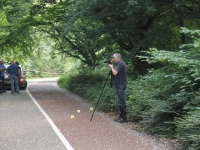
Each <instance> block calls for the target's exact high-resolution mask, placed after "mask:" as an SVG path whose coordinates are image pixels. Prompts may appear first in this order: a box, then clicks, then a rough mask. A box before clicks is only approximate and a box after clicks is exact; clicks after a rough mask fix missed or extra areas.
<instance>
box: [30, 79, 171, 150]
mask: <svg viewBox="0 0 200 150" xmlns="http://www.w3.org/2000/svg"><path fill="white" fill-rule="evenodd" d="M28 91H29V92H30V93H31V95H32V96H33V98H34V99H35V100H36V101H37V103H38V104H39V105H40V106H41V108H42V109H43V110H44V111H45V112H46V114H47V115H48V116H49V118H51V120H52V121H53V123H54V124H55V126H56V127H57V128H58V129H59V131H60V132H61V134H62V135H63V136H64V137H65V138H66V140H67V141H68V142H69V144H70V145H71V146H72V148H73V149H74V150H171V149H170V148H166V147H165V146H163V145H162V144H158V143H156V141H154V140H152V139H151V140H150V139H149V140H148V137H143V135H142V134H141V133H139V132H137V131H134V130H131V129H127V128H126V129H125V128H124V127H123V126H124V125H123V124H124V123H122V124H121V123H117V122H114V121H113V120H112V119H110V118H108V117H106V116H104V115H103V114H101V113H97V112H96V113H95V115H94V116H93V120H92V121H91V122H90V117H91V115H92V112H93V111H92V110H90V108H91V107H92V106H90V105H89V104H88V103H86V101H84V100H83V101H82V100H81V98H79V97H78V96H76V95H74V94H71V93H70V92H68V91H67V90H64V89H61V88H59V87H58V86H57V84H56V82H37V83H34V82H33V83H30V84H29V87H28ZM155 144H156V145H155Z"/></svg>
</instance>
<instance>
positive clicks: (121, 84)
mask: <svg viewBox="0 0 200 150" xmlns="http://www.w3.org/2000/svg"><path fill="white" fill-rule="evenodd" d="M113 61H114V63H116V64H117V65H116V67H114V66H113V64H108V66H109V67H110V69H111V71H112V73H113V75H114V84H115V87H116V91H117V97H118V103H119V108H120V114H119V118H118V119H115V121H117V122H127V118H126V102H125V90H126V64H125V62H124V61H123V60H121V55H120V54H119V53H115V54H113Z"/></svg>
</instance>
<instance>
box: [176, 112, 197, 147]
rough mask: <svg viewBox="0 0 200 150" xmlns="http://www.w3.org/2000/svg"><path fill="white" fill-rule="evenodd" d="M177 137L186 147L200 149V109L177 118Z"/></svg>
mask: <svg viewBox="0 0 200 150" xmlns="http://www.w3.org/2000/svg"><path fill="white" fill-rule="evenodd" d="M175 123H176V125H177V129H176V132H177V135H176V137H177V139H178V140H179V141H180V142H181V144H182V146H183V148H184V149H187V150H198V149H199V147H200V141H199V139H200V128H199V126H200V110H199V109H198V110H196V111H191V112H189V113H188V114H186V115H184V116H183V118H176V119H175Z"/></svg>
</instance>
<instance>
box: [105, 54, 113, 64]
mask: <svg viewBox="0 0 200 150" xmlns="http://www.w3.org/2000/svg"><path fill="white" fill-rule="evenodd" d="M106 56H107V59H106V60H104V61H103V62H104V63H108V64H112V61H111V59H110V54H108V53H107V54H106Z"/></svg>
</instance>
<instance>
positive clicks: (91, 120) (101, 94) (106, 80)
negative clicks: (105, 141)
mask: <svg viewBox="0 0 200 150" xmlns="http://www.w3.org/2000/svg"><path fill="white" fill-rule="evenodd" d="M110 74H111V71H110V72H109V73H108V76H107V78H106V81H105V83H104V85H103V89H102V90H101V93H100V95H99V98H98V100H97V103H96V106H95V108H94V111H93V113H92V116H91V118H90V121H92V118H93V115H94V112H95V111H96V108H97V105H98V103H99V101H100V98H101V95H102V93H103V90H104V88H105V86H106V83H107V81H108V77H109V75H110Z"/></svg>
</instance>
